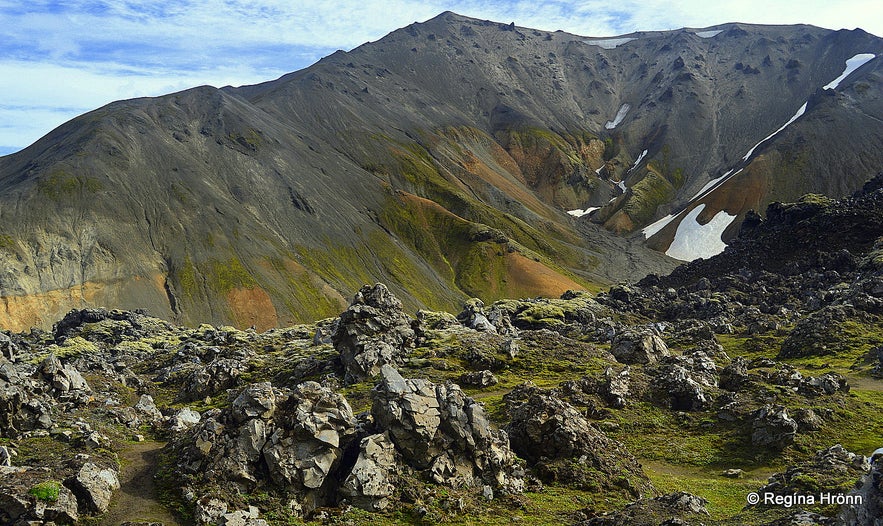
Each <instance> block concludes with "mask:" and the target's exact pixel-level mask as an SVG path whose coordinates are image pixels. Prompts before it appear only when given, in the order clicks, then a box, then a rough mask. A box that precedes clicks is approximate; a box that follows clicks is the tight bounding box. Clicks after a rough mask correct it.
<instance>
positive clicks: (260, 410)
mask: <svg viewBox="0 0 883 526" xmlns="http://www.w3.org/2000/svg"><path fill="white" fill-rule="evenodd" d="M275 412H276V393H275V392H274V390H273V386H272V385H271V384H270V382H261V383H257V384H251V385H249V386H248V387H246V388H245V389H243V390H242V392H241V393H239V396H237V397H236V399H235V400H233V406H232V415H233V421H234V422H236V423H237V424H241V423H243V422H246V421H248V420H250V419H252V418H261V419H264V420H268V419H270V418H272V417H273V414H274V413H275Z"/></svg>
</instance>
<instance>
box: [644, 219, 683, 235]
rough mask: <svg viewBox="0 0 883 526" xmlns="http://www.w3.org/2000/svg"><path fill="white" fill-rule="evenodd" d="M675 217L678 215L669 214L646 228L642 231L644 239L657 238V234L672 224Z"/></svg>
mask: <svg viewBox="0 0 883 526" xmlns="http://www.w3.org/2000/svg"><path fill="white" fill-rule="evenodd" d="M675 217H677V214H668V215H667V216H665V217H663V218H662V219H660V220H658V221H656V222H655V223H653V224H651V225H647V226H645V227H644V229H643V230H641V232H642V233H643V234H644V239H650V238H651V237H653V236H655V235H656V233H657V232H659V231H660V230H662V229H663V228H665V227H666V226H668V224H669V223H671V221H672V219H674V218H675Z"/></svg>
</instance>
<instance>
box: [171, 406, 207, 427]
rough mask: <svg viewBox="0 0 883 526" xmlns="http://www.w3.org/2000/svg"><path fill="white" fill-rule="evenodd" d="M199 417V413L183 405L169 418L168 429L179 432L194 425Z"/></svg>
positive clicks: (200, 417)
mask: <svg viewBox="0 0 883 526" xmlns="http://www.w3.org/2000/svg"><path fill="white" fill-rule="evenodd" d="M201 419H202V416H201V415H200V414H199V413H197V412H196V411H194V410H193V409H190V408H189V407H184V408H182V409H181V410H180V411H178V412H177V413H175V414H174V416H172V418H170V419H169V429H171V430H172V431H174V432H176V433H177V432H181V431H184V430H186V429H190V428H191V427H193V426H195V425H196V424H198V423H199V421H200V420H201Z"/></svg>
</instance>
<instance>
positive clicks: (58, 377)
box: [35, 354, 92, 393]
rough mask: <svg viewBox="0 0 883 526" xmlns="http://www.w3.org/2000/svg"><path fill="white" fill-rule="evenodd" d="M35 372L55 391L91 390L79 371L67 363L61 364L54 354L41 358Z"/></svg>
mask: <svg viewBox="0 0 883 526" xmlns="http://www.w3.org/2000/svg"><path fill="white" fill-rule="evenodd" d="M35 374H36V375H39V376H40V377H42V378H43V379H44V380H45V381H46V383H48V384H49V385H50V386H52V388H53V389H54V390H55V391H56V392H57V393H67V392H68V391H85V392H89V393H91V392H92V389H90V388H89V384H88V383H86V380H85V379H84V378H83V376H82V375H81V374H80V372H79V371H77V370H76V369H75V368H74V367H73V366H71V365H69V364H63V363H62V362H61V360H59V359H58V358H57V357H56V356H55V355H54V354H50V355H49V356H47V357H46V359H45V360H43V362H42V363H41V364H40V367H39V368H38V369H37V372H36V373H35Z"/></svg>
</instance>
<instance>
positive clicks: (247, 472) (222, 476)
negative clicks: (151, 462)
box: [169, 382, 356, 513]
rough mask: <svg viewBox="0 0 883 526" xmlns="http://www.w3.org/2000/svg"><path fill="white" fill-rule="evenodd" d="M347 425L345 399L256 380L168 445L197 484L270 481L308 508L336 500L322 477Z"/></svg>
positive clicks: (310, 385) (332, 465)
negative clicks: (280, 388) (275, 385)
mask: <svg viewBox="0 0 883 526" xmlns="http://www.w3.org/2000/svg"><path fill="white" fill-rule="evenodd" d="M355 426H356V421H355V416H354V415H353V413H352V409H350V407H349V404H347V402H346V400H345V399H344V398H343V397H342V396H341V395H339V394H336V393H333V392H332V391H330V390H329V389H327V388H324V387H322V386H320V385H319V384H317V383H316V382H304V383H302V384H299V385H298V386H296V387H295V388H294V389H292V390H290V391H288V390H286V391H285V392H283V391H280V390H277V389H275V388H273V387H272V386H271V385H270V384H269V383H257V384H252V385H250V386H248V387H246V388H245V389H243V390H242V392H241V393H240V394H239V395H238V396H237V397H236V399H235V400H234V401H233V404H232V406H231V407H230V409H226V410H223V411H219V410H211V411H207V412H206V413H205V414H204V415H203V418H202V420H201V422H200V423H199V424H198V425H196V426H195V427H194V428H193V429H191V430H190V431H189V432H187V433H185V434H182V435H180V436H179V437H176V438H175V439H174V440H173V441H172V442H171V443H170V446H169V447H171V448H172V449H173V450H174V451H175V452H176V454H178V455H180V460H181V469H182V474H183V475H185V476H187V477H190V478H193V479H194V480H195V481H196V482H198V483H208V482H211V481H230V482H234V483H235V484H237V485H239V486H241V487H244V488H247V489H253V488H255V487H257V486H258V485H266V484H268V483H271V484H272V485H274V486H275V487H278V488H282V489H284V490H285V491H287V492H289V493H290V494H291V495H292V497H293V498H295V499H296V502H297V503H298V505H299V506H301V507H302V508H301V509H302V511H303V512H304V513H309V512H310V511H311V510H312V509H314V508H315V507H317V506H321V505H327V504H334V503H335V502H336V493H335V490H336V488H334V487H333V484H332V485H331V486H328V485H326V484H325V482H326V480H330V479H329V475H331V473H332V471H334V470H335V469H337V468H338V467H339V465H340V460H341V457H342V456H343V452H344V449H345V448H346V447H347V445H348V443H349V442H350V441H351V440H352V439H353V438H354V436H355V433H356V431H355ZM267 477H268V478H269V480H268V479H267Z"/></svg>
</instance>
